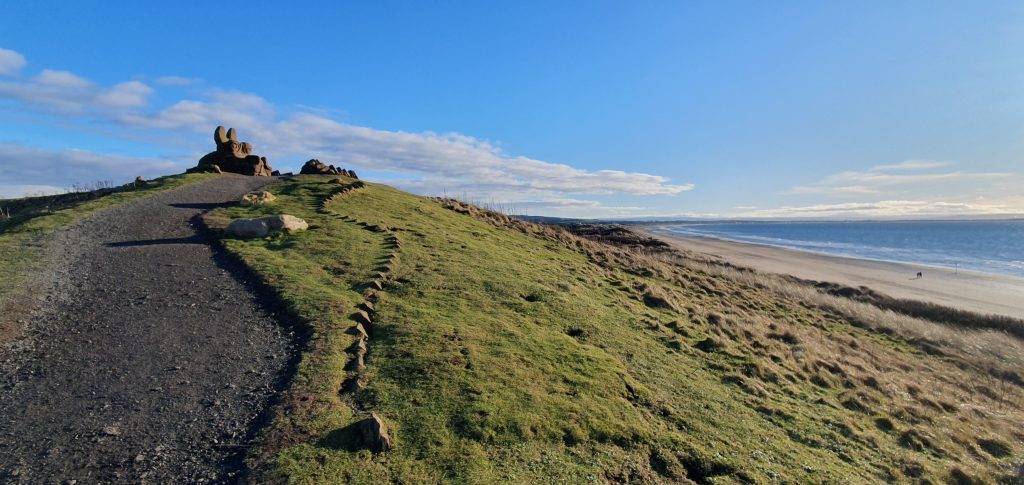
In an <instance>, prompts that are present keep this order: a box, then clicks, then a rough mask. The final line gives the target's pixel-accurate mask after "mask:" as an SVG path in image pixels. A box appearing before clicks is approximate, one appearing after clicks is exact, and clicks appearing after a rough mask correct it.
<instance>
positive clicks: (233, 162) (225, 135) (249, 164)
mask: <svg viewBox="0 0 1024 485" xmlns="http://www.w3.org/2000/svg"><path fill="white" fill-rule="evenodd" d="M213 141H214V143H216V144H217V150H216V151H213V152H210V153H207V154H206V155H205V156H204V157H203V158H201V159H199V164H198V165H196V167H195V168H192V169H189V170H188V171H189V172H215V173H221V172H230V173H239V174H242V175H255V176H264V177H265V176H270V175H271V174H273V172H274V169H272V168H270V165H269V164H268V163H267V159H266V158H264V157H261V156H258V155H253V154H252V145H250V144H249V143H245V142H239V141H238V135H237V134H236V133H235V129H234V128H230V129H228V130H226V131H225V130H224V127H223V126H218V127H217V129H216V130H214V132H213Z"/></svg>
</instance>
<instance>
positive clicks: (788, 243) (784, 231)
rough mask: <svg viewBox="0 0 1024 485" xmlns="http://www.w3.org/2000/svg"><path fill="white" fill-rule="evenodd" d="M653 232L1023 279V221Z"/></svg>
mask: <svg viewBox="0 0 1024 485" xmlns="http://www.w3.org/2000/svg"><path fill="white" fill-rule="evenodd" d="M652 229H655V230H657V231H664V232H667V233H670V234H677V235H680V236H691V237H711V238H717V239H726V240H731V241H740V242H746V243H754V244H763V245H768V246H778V247H783V248H790V249H798V250H802V251H812V252H816V253H823V254H830V255H835V256H846V257H852V258H860V259H872V260H878V261H896V262H901V263H913V264H922V265H928V266H940V267H944V268H949V269H954V270H956V269H960V270H970V271H980V272H983V273H994V274H1000V275H1005V276H1012V277H1017V278H1024V219H1015V220H1000V221H870V222H710V223H703V222H701V223H697V222H695V223H673V224H662V225H658V226H656V227H653V228H652Z"/></svg>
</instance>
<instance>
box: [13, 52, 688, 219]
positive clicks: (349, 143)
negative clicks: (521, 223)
mask: <svg viewBox="0 0 1024 485" xmlns="http://www.w3.org/2000/svg"><path fill="white" fill-rule="evenodd" d="M10 52H13V51H10ZM15 54H17V53H15ZM19 69H20V68H19ZM186 81H189V82H188V83H186ZM155 84H157V85H161V86H168V85H185V84H191V80H187V79H185V78H175V77H172V76H166V77H162V78H158V79H157V80H156V81H155ZM155 94H156V90H155V89H154V88H153V87H151V86H149V85H147V84H145V83H143V82H140V81H126V82H123V83H119V84H116V85H113V86H110V87H104V86H99V85H97V84H96V83H94V82H92V81H90V80H89V79H86V78H83V77H81V76H78V75H76V74H74V73H70V72H66V71H56V70H43V71H41V72H40V73H39V74H37V75H35V76H32V77H29V78H26V79H20V78H19V79H14V80H10V81H4V82H0V99H3V98H6V99H8V100H12V101H14V102H15V103H16V104H17V106H19V107H20V109H23V110H31V111H37V112H43V113H47V114H49V115H52V116H58V117H60V118H62V120H63V121H65V122H70V123H82V124H85V123H93V122H95V120H100V121H102V122H103V123H107V124H110V125H113V126H116V127H118V128H119V129H121V130H123V131H124V132H125V133H124V134H122V135H120V136H125V137H129V136H131V137H135V138H137V136H136V135H131V133H130V132H132V131H146V130H150V131H152V130H157V131H163V132H168V133H176V134H180V133H192V134H208V133H209V132H211V131H212V130H213V128H214V127H215V126H217V125H227V126H233V127H235V128H237V129H238V130H239V133H240V134H241V135H242V139H243V140H244V141H249V142H252V143H253V144H254V145H255V148H256V151H257V153H261V154H264V155H267V156H269V158H270V159H271V163H274V162H275V161H280V160H282V159H283V160H285V161H289V160H290V161H291V163H296V162H299V161H304V160H305V159H307V158H320V159H323V160H325V161H329V162H331V163H335V164H340V165H343V166H346V167H353V168H355V169H357V170H360V171H372V172H374V173H381V174H387V173H390V174H392V175H397V176H399V177H405V179H407V181H408V182H409V183H408V184H407V186H416V187H417V188H419V189H420V191H421V192H432V193H438V192H440V191H441V190H442V188H443V187H445V186H448V187H451V186H461V187H472V188H476V189H479V188H481V187H486V188H487V189H489V190H491V191H500V192H503V193H509V194H512V195H513V197H512V199H517V200H520V201H527V200H532V199H530V197H535V196H536V195H538V194H540V195H542V196H544V197H543V198H544V199H545V200H559V199H560V198H562V197H563V196H564V195H566V194H592V195H603V194H630V195H672V194H679V193H681V192H685V191H688V190H692V189H693V188H694V186H693V185H692V184H675V183H672V182H671V181H670V180H669V179H668V178H666V177H662V176H659V175H653V174H646V173H639V172H627V171H622V170H584V169H580V168H576V167H573V166H571V165H568V164H564V163H555V162H549V161H545V160H538V159H534V158H530V157H526V156H520V155H514V154H511V153H508V152H506V151H505V150H503V149H501V148H499V147H497V146H496V145H495V144H493V143H491V142H489V141H487V140H483V139H479V138H474V137H471V136H467V135H463V134H460V133H432V132H421V133H411V132H404V131H389V130H378V129H374V128H369V127H364V126H357V125H352V124H347V123H342V122H339V121H336V120H333V119H331V118H328V117H327V116H325V115H324V113H319V112H313V111H310V110H302V109H298V110H296V109H295V108H294V107H293V106H288V107H281V106H278V105H275V104H273V103H271V102H269V101H267V100H266V99H263V98H262V97H260V96H257V95H255V94H251V93H241V92H237V91H231V90H224V89H213V88H211V89H207V90H205V92H203V93H202V94H201V96H199V97H198V98H195V99H180V100H177V101H174V102H171V103H170V104H167V105H163V106H154V105H153V102H152V100H153V99H154V98H155ZM10 148H11V147H9V146H8V149H10ZM11 163H12V162H11V161H9V159H0V169H6V168H8V167H7V166H8V165H9V164H11ZM278 166H280V164H278Z"/></svg>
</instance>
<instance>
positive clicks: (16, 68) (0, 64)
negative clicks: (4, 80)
mask: <svg viewBox="0 0 1024 485" xmlns="http://www.w3.org/2000/svg"><path fill="white" fill-rule="evenodd" d="M23 67H25V56H23V55H21V53H19V52H17V51H12V50H10V49H4V48H3V47H0V76H15V75H17V74H18V73H19V72H21V68H23Z"/></svg>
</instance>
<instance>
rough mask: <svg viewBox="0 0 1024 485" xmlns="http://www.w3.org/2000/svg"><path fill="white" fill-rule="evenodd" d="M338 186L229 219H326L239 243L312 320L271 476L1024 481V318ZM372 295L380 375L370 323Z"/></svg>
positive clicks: (299, 185)
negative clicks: (943, 318)
mask: <svg viewBox="0 0 1024 485" xmlns="http://www.w3.org/2000/svg"><path fill="white" fill-rule="evenodd" d="M333 180H334V179H333V178H331V177H317V176H300V177H296V178H294V179H292V180H289V181H286V182H283V183H281V184H279V185H277V186H274V187H272V188H271V191H272V192H274V193H275V194H276V195H277V196H278V201H277V202H275V203H273V204H271V205H268V206H264V207H257V208H242V207H237V208H230V209H220V210H218V211H216V212H215V213H214V214H213V215H212V216H211V218H210V220H211V224H212V225H217V224H218V223H221V224H222V223H224V222H226V221H227V220H229V219H232V218H237V217H255V216H257V215H262V214H264V213H266V214H271V213H281V212H284V213H289V214H293V215H296V216H298V217H302V218H304V219H306V220H307V221H308V222H309V223H310V224H311V228H310V230H309V231H306V232H301V233H296V234H281V235H275V236H271V237H268V238H265V239H257V240H249V241H242V240H233V239H228V240H225V244H226V246H227V248H228V249H229V250H230V251H232V252H233V253H234V254H236V255H238V256H239V257H240V258H241V259H243V260H244V261H245V262H247V263H248V264H249V265H250V266H251V267H252V268H253V269H254V270H255V271H256V272H257V273H258V274H259V275H260V276H261V277H262V278H263V279H264V280H265V281H266V282H267V283H269V284H271V285H273V286H274V287H275V288H277V289H278V291H279V292H280V295H281V296H282V298H283V299H284V300H285V301H286V302H287V303H288V304H289V305H290V310H291V311H292V312H294V313H295V314H296V315H298V316H299V317H301V318H302V319H303V320H304V321H305V322H307V323H308V327H309V333H310V338H309V343H308V347H307V349H306V350H305V352H304V354H303V356H302V360H301V363H300V364H299V368H298V371H297V376H296V378H295V380H294V381H293V383H292V384H291V387H290V389H289V391H288V392H287V395H286V396H285V397H284V398H283V402H282V404H281V405H280V408H279V410H278V412H277V415H276V417H275V418H274V421H273V423H272V424H271V426H270V429H269V430H268V431H267V432H266V435H265V437H264V440H263V443H262V445H261V446H260V447H258V448H256V449H254V450H253V451H252V453H251V455H250V458H249V460H250V464H251V465H253V467H254V468H255V470H256V472H255V473H258V474H260V478H261V479H265V480H275V481H282V482H292V483H311V482H325V483H436V482H455V483H508V482H511V483H608V482H615V483H619V482H626V483H675V482H681V481H683V482H685V481H687V480H690V481H694V482H697V483H744V482H762V483H763V482H776V481H782V482H792V483H822V482H832V483H868V482H880V481H884V482H917V481H924V480H928V481H931V482H933V483H935V482H938V483H944V482H947V481H951V482H954V483H975V481H977V482H978V483H991V482H1000V481H1003V482H1007V483H1009V482H1011V481H1012V480H1015V478H1014V476H1017V477H1018V478H1016V479H1017V480H1019V479H1020V478H1019V475H1018V474H1019V473H1020V472H1019V471H1018V467H1019V466H1020V463H1021V459H1022V458H1024V444H1022V441H1024V429H1022V428H1021V427H1020V423H1022V422H1024V411H1022V407H1024V389H1022V387H1021V386H1022V383H1021V381H1020V377H1021V376H1020V374H1019V372H1020V369H1024V346H1022V345H1021V342H1020V341H1019V340H1017V339H1015V338H1013V337H1010V336H1008V335H1006V334H1004V333H999V332H995V331H991V330H960V329H955V328H953V329H951V328H950V326H949V325H939V324H935V323H932V322H927V321H924V320H918V319H914V318H911V317H907V316H903V315H896V314H894V313H892V312H887V311H885V310H881V309H878V308H877V307H873V306H870V305H867V304H865V303H860V302H854V301H850V300H844V299H841V298H838V297H834V296H829V295H825V294H822V293H820V292H818V291H816V290H815V289H814V288H810V287H807V288H804V287H800V286H797V285H793V284H792V283H785V282H779V281H773V280H770V279H765V278H763V277H760V276H758V275H755V274H751V273H749V272H743V271H738V270H735V269H730V268H722V267H715V266H712V265H709V264H708V263H706V262H702V261H698V260H693V259H689V258H687V257H686V255H679V254H674V255H673V254H670V255H665V254H661V255H645V254H640V253H636V252H631V251H627V250H623V249H619V248H614V247H611V246H605V245H603V244H600V243H596V242H592V241H589V240H584V239H580V238H578V237H576V236H572V235H570V234H568V233H565V232H564V231H561V230H559V229H552V228H547V227H542V226H536V225H532V224H527V223H523V222H520V221H514V220H510V219H507V218H505V217H504V216H501V215H500V214H494V213H487V212H483V211H480V210H478V209H476V208H473V207H470V206H465V205H462V204H460V203H457V202H454V201H448V202H446V203H441V202H439V201H436V200H431V199H426V198H421V197H415V196H412V195H409V194H406V193H403V192H400V191H397V190H395V189H392V188H389V187H386V186H382V185H376V184H366V185H365V186H363V187H360V188H354V189H353V190H350V191H347V192H345V193H343V194H341V195H339V196H337V197H335V198H333V200H331V201H330V202H327V203H326V204H324V203H323V202H324V201H325V199H327V198H328V197H329V196H331V195H332V194H335V193H338V192H340V191H341V190H342V189H343V188H345V187H348V185H347V183H349V182H351V181H349V180H347V179H342V180H341V181H340V182H338V181H333ZM374 281H379V282H381V284H382V286H383V289H382V290H380V291H377V292H374V291H373V286H372V284H373V283H372V282H374ZM787 285H789V286H787ZM373 294H376V296H372V295H373ZM368 296H370V301H371V303H373V310H374V312H372V313H371V314H370V316H371V318H372V320H373V324H372V327H371V329H372V332H371V338H370V339H369V342H368V353H367V358H366V366H365V368H360V367H359V366H356V365H353V361H352V359H353V356H354V355H355V354H356V352H357V350H356V349H357V348H358V336H357V335H356V334H355V332H353V329H354V325H355V321H356V319H359V318H362V317H361V316H360V314H359V313H357V312H358V311H360V310H359V308H360V307H359V305H361V304H363V303H365V302H366V301H367V298H368ZM851 305H852V306H851ZM858 305H859V306H858ZM993 356H997V357H998V358H997V357H993ZM370 412H373V413H376V414H377V415H379V416H381V417H383V418H384V420H385V421H386V423H387V424H388V425H389V426H390V427H391V433H392V435H393V437H394V440H395V447H394V449H392V450H391V451H387V452H383V453H372V452H370V451H369V450H367V449H365V447H364V446H363V445H362V444H361V442H360V439H359V435H358V432H357V430H356V429H355V426H354V425H355V423H357V422H358V421H359V420H360V419H362V418H364V417H365V416H366V415H368V414H369V413H370Z"/></svg>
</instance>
